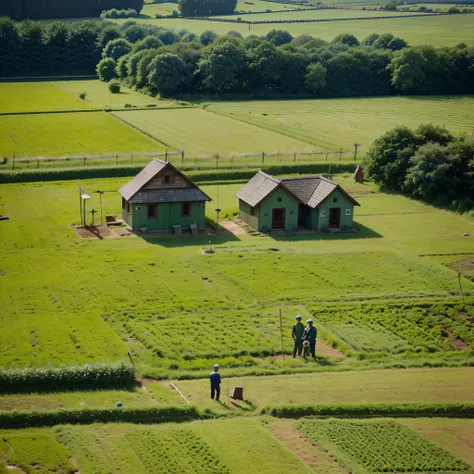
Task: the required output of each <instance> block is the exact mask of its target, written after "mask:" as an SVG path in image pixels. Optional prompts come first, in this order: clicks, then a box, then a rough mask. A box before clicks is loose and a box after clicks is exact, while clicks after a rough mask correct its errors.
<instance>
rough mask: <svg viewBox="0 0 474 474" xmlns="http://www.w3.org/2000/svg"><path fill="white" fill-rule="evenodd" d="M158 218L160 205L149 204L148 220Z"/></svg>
mask: <svg viewBox="0 0 474 474" xmlns="http://www.w3.org/2000/svg"><path fill="white" fill-rule="evenodd" d="M157 216H158V204H148V219H156V217H157Z"/></svg>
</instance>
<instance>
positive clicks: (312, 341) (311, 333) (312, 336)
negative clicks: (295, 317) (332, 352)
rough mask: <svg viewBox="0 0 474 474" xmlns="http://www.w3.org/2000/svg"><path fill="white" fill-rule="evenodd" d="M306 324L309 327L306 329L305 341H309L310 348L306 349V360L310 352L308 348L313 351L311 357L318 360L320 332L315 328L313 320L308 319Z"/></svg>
mask: <svg viewBox="0 0 474 474" xmlns="http://www.w3.org/2000/svg"><path fill="white" fill-rule="evenodd" d="M306 323H307V324H308V325H307V326H306V327H305V328H304V333H303V341H308V342H309V346H307V347H305V351H304V358H305V359H306V356H307V355H308V352H309V351H308V348H309V350H310V351H311V356H312V357H313V359H316V337H317V335H318V331H317V329H316V328H315V327H314V326H313V320H312V319H308V320H307V321H306Z"/></svg>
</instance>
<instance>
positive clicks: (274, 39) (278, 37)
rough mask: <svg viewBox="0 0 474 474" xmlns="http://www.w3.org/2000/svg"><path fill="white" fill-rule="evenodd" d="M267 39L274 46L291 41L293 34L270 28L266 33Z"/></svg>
mask: <svg viewBox="0 0 474 474" xmlns="http://www.w3.org/2000/svg"><path fill="white" fill-rule="evenodd" d="M267 41H269V42H270V43H272V44H274V45H275V46H281V45H283V44H287V43H290V42H291V41H293V36H292V35H291V34H290V33H288V31H283V30H271V31H269V32H268V33H267Z"/></svg>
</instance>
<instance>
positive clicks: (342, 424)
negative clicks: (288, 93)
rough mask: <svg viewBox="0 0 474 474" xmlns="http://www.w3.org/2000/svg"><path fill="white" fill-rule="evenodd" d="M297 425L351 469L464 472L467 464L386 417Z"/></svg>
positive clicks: (360, 470) (304, 422) (358, 470)
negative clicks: (384, 418)
mask: <svg viewBox="0 0 474 474" xmlns="http://www.w3.org/2000/svg"><path fill="white" fill-rule="evenodd" d="M299 429H300V430H301V432H302V433H304V434H305V435H306V436H308V437H310V438H311V439H312V440H313V441H314V442H317V443H320V444H321V445H322V446H323V447H324V448H326V449H329V450H330V451H332V452H333V453H334V454H335V455H336V457H337V459H338V460H339V461H342V462H343V463H344V464H345V465H346V466H347V467H348V468H349V469H351V470H354V471H355V472H396V473H399V472H448V471H457V472H466V471H468V470H469V469H470V466H469V464H467V463H466V462H465V461H463V460H461V459H458V458H457V457H456V456H454V455H453V454H451V453H450V452H448V451H445V450H444V449H442V448H440V447H439V446H437V445H436V444H435V443H433V442H431V441H430V440H428V439H427V438H425V437H424V436H421V435H420V434H418V433H417V432H416V431H414V430H412V429H410V428H408V427H406V426H404V425H401V424H399V423H396V422H394V421H390V420H383V421H382V420H380V421H379V420H377V421H373V420H364V421H347V420H317V421H316V420H304V421H302V422H301V424H300V425H299Z"/></svg>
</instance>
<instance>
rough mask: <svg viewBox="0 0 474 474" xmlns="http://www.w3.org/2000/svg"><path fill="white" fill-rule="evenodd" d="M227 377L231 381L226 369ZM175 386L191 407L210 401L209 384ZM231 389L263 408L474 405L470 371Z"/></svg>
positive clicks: (273, 381)
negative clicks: (383, 404) (342, 404)
mask: <svg viewBox="0 0 474 474" xmlns="http://www.w3.org/2000/svg"><path fill="white" fill-rule="evenodd" d="M316 351H317V345H316ZM221 376H222V377H224V378H225V369H224V370H223V371H222V374H221ZM175 383H176V385H177V386H178V388H179V389H180V390H181V391H182V392H183V393H184V395H185V396H186V398H188V399H189V400H190V401H191V403H199V402H200V401H201V400H205V399H207V398H208V396H209V393H208V392H209V381H208V380H192V381H191V380H186V381H176V382H175ZM230 385H231V390H232V388H233V387H234V386H236V385H242V386H243V387H244V395H245V398H246V399H248V400H250V401H251V402H252V403H253V404H254V405H258V406H265V405H283V404H287V403H295V404H317V403H388V402H394V403H395V402H464V401H474V369H473V368H469V367H467V368H445V369H444V368H443V369H431V368H428V369H403V370H370V371H360V372H356V371H351V372H333V373H331V372H324V373H323V372H321V373H317V374H299V375H275V376H271V377H245V378H238V377H232V379H231V380H230ZM226 386H227V385H226V384H225V383H224V387H226Z"/></svg>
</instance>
